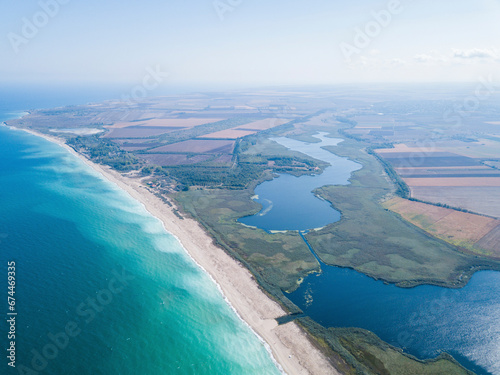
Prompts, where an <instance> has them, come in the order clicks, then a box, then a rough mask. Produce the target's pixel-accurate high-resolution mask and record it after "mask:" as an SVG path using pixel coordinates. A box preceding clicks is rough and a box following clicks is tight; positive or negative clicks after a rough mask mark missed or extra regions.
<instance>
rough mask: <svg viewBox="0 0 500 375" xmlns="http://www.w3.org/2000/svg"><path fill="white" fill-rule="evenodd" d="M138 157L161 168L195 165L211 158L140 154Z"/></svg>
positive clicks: (203, 156) (204, 156) (208, 156)
mask: <svg viewBox="0 0 500 375" xmlns="http://www.w3.org/2000/svg"><path fill="white" fill-rule="evenodd" d="M140 156H141V158H143V159H145V160H147V161H149V162H150V163H152V164H156V165H161V166H170V165H187V164H195V163H201V162H204V161H206V160H208V159H210V158H211V156H210V155H186V154H141V155H140Z"/></svg>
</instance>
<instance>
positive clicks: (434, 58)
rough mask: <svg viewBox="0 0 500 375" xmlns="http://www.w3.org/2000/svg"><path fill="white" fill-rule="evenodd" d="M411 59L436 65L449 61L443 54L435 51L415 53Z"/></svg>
mask: <svg viewBox="0 0 500 375" xmlns="http://www.w3.org/2000/svg"><path fill="white" fill-rule="evenodd" d="M413 60H414V61H415V62H417V63H421V64H427V65H436V64H439V65H441V64H446V63H448V62H449V58H448V57H447V56H444V55H440V54H438V53H437V52H434V51H433V52H430V53H422V54H418V55H415V56H414V57H413Z"/></svg>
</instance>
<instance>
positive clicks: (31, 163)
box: [0, 103, 279, 375]
mask: <svg viewBox="0 0 500 375" xmlns="http://www.w3.org/2000/svg"><path fill="white" fill-rule="evenodd" d="M61 104H62V103H61ZM50 105H53V103H50ZM59 105H60V104H59ZM21 108H25V107H21V106H19V107H16V108H13V109H14V110H16V111H17V110H19V109H21ZM16 111H14V112H12V111H10V110H9V109H8V108H3V112H1V113H0V120H5V119H7V118H9V117H13V116H16V115H17V113H16ZM0 197H1V203H0V249H1V251H0V277H2V278H4V279H5V280H2V282H1V283H0V285H2V286H4V287H2V290H1V291H0V298H1V300H2V303H1V306H3V308H2V311H1V313H2V315H5V313H6V312H7V304H6V303H5V302H4V301H6V299H7V295H6V292H7V290H6V275H7V262H8V261H15V262H16V279H17V280H16V282H17V284H16V308H17V312H18V315H17V317H16V352H17V358H16V366H17V367H16V369H12V368H10V367H8V366H7V360H6V358H5V356H3V355H2V363H1V364H0V367H1V368H2V371H1V373H2V374H4V373H5V374H17V373H23V372H18V371H21V370H22V371H25V372H24V373H30V372H28V370H27V369H35V370H38V369H41V371H38V373H39V374H54V375H63V374H64V375H66V374H81V375H84V374H89V375H90V374H92V375H96V374H134V375H137V374H173V373H175V374H279V370H278V368H277V366H276V365H275V363H274V362H273V360H272V358H271V356H270V355H269V353H268V351H267V350H266V347H265V346H264V344H263V343H262V342H261V341H260V340H259V339H258V337H257V336H256V335H255V334H254V333H253V332H252V331H251V330H250V328H249V327H248V326H247V325H246V324H245V323H243V322H242V321H241V320H240V319H239V318H238V317H237V315H236V313H235V312H234V311H233V310H232V309H231V308H230V306H229V305H228V304H227V303H226V302H225V300H224V298H223V296H222V294H221V293H220V292H219V290H218V288H217V286H216V284H215V283H214V282H213V281H212V280H211V279H210V278H209V277H208V276H207V275H206V274H205V273H204V272H203V271H202V270H201V269H200V268H199V267H198V266H197V265H196V264H195V263H194V262H193V261H192V260H191V259H190V258H189V257H188V255H187V254H186V253H185V251H184V250H183V249H182V247H181V246H180V244H179V243H178V241H177V240H176V239H175V238H174V237H173V236H171V235H169V234H168V233H167V232H165V230H164V229H163V227H162V224H161V223H160V222H159V221H158V220H157V219H155V218H153V217H152V216H151V215H150V214H148V213H147V211H146V210H145V208H144V207H143V206H142V205H140V204H139V203H138V202H136V201H134V200H133V199H131V198H130V197H129V196H128V195H127V194H126V193H124V192H123V191H121V190H120V189H118V188H116V187H115V186H114V185H112V184H110V183H108V182H107V181H105V180H103V179H102V178H101V177H100V176H99V175H98V174H97V173H96V172H94V171H93V170H91V169H90V168H89V167H87V166H86V165H85V164H84V163H82V162H81V161H80V160H78V159H77V158H76V157H74V156H72V155H70V154H69V153H68V152H67V151H65V150H64V149H62V148H61V147H59V146H57V145H54V144H52V143H50V142H47V141H45V140H43V139H41V138H38V137H35V136H32V135H29V134H27V133H25V132H22V131H16V130H11V129H8V128H6V127H3V126H2V127H0ZM4 323H5V321H4V320H3V319H2V332H4V328H6V325H4ZM70 334H71V335H70ZM7 341H8V340H7V337H6V335H4V334H2V337H1V339H0V342H1V343H2V348H4V347H5V348H7V347H8V344H7ZM22 366H26V367H22ZM4 370H6V371H5V372H4Z"/></svg>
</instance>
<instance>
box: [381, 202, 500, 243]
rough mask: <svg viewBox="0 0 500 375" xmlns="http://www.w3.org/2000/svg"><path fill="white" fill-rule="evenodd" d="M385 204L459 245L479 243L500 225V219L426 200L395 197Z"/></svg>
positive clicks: (425, 228) (436, 234)
mask: <svg viewBox="0 0 500 375" xmlns="http://www.w3.org/2000/svg"><path fill="white" fill-rule="evenodd" d="M384 207H385V208H388V209H389V210H391V211H393V212H396V213H398V214H400V215H401V216H402V217H403V218H404V219H405V220H407V221H409V222H410V223H412V224H414V225H416V226H418V227H419V228H422V229H424V230H426V231H427V232H429V233H431V234H433V235H434V236H436V237H439V238H441V239H444V240H445V241H449V242H452V243H455V244H459V243H461V242H463V241H465V242H468V243H471V244H473V243H475V242H477V241H479V240H480V239H481V238H483V237H484V236H486V235H487V234H488V233H489V232H491V231H492V230H493V229H494V228H496V227H497V226H498V225H499V224H500V220H497V219H493V218H490V217H486V216H481V215H475V214H470V213H466V212H460V211H456V210H452V209H449V208H444V207H437V206H433V205H430V204H426V203H421V202H414V201H410V200H406V199H402V198H393V199H391V200H390V201H387V202H385V203H384Z"/></svg>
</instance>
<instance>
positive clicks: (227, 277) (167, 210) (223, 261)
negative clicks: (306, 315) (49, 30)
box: [12, 127, 339, 375]
mask: <svg viewBox="0 0 500 375" xmlns="http://www.w3.org/2000/svg"><path fill="white" fill-rule="evenodd" d="M12 128H13V129H16V130H22V131H26V132H28V133H30V134H32V135H35V136H37V137H41V138H44V139H45V140H47V141H50V142H52V143H55V144H57V145H59V146H61V147H63V148H64V149H65V150H67V151H68V152H70V153H71V154H73V155H74V156H76V157H78V158H79V159H80V160H81V161H82V162H84V163H85V164H86V165H87V166H89V167H91V168H92V169H93V170H94V171H96V172H97V173H99V174H100V175H101V176H102V178H104V179H105V180H107V181H108V182H111V183H113V184H114V185H116V186H117V187H118V188H120V189H121V190H123V191H125V192H126V193H127V194H128V195H130V196H131V197H132V198H133V199H135V200H136V201H138V202H139V203H141V204H142V205H143V206H144V207H145V209H146V210H147V211H148V212H149V213H150V214H151V215H152V216H153V217H155V218H156V219H158V220H159V221H160V222H161V223H162V224H163V227H164V229H165V230H166V231H167V232H168V233H169V234H171V235H172V236H174V237H175V238H176V239H177V241H178V242H179V243H180V244H181V246H182V247H183V248H184V250H185V251H186V253H187V255H188V256H189V257H190V258H191V259H192V260H193V261H194V262H195V263H196V264H197V265H198V266H199V267H200V268H201V270H203V271H204V272H205V273H206V274H207V275H208V276H209V277H210V278H211V279H212V280H213V281H214V283H215V284H216V286H217V288H218V289H219V291H220V292H221V294H222V296H223V298H224V300H225V301H226V303H228V305H229V306H230V308H231V309H233V311H235V313H236V315H237V316H238V317H239V318H240V319H241V320H242V321H243V322H244V323H245V324H246V325H247V326H249V327H250V329H251V330H252V331H253V332H254V334H255V335H256V336H257V337H258V338H259V340H260V341H261V342H263V344H264V346H265V347H266V349H267V351H268V352H269V353H270V357H271V359H272V360H273V361H274V362H275V363H276V364H277V368H278V370H279V371H281V372H282V373H286V374H289V375H295V374H332V375H335V374H339V373H338V371H337V370H336V369H335V368H334V367H333V366H332V365H331V364H330V362H329V361H328V359H327V358H326V357H325V356H324V354H323V353H321V352H320V351H319V350H318V349H317V348H316V347H315V346H314V345H313V344H312V343H311V341H310V340H309V338H308V337H307V334H306V333H305V332H304V331H303V329H302V328H301V327H299V326H298V325H297V323H295V322H289V323H287V324H284V325H280V326H279V325H278V323H277V321H276V320H275V319H276V318H278V317H281V316H284V315H286V314H287V312H286V311H285V310H284V309H283V308H282V307H281V306H280V305H279V304H278V303H277V302H276V301H274V300H272V299H271V298H270V297H268V296H267V295H266V294H265V293H264V292H263V291H262V290H261V288H260V286H259V285H258V284H257V282H256V281H255V280H254V277H253V275H252V274H251V273H250V271H248V269H246V268H245V267H244V266H243V265H241V264H240V263H239V262H238V261H237V260H235V259H234V258H232V257H231V256H230V255H229V254H227V253H226V252H225V251H224V250H223V249H221V248H219V247H218V246H216V245H215V244H214V242H213V240H212V238H211V237H210V236H209V235H208V234H207V233H206V232H205V229H203V227H202V226H201V225H200V224H199V223H198V222H197V221H195V220H194V219H191V218H188V217H185V218H184V219H183V220H181V219H180V218H178V217H177V216H176V215H175V214H174V211H173V209H176V208H177V207H176V205H175V202H172V201H170V202H171V204H172V205H173V207H170V206H168V205H167V204H165V203H164V202H163V201H162V200H161V199H160V198H159V197H157V196H156V195H154V194H153V193H152V192H150V191H149V190H148V188H147V187H146V186H144V185H143V184H142V183H141V182H140V181H139V180H138V179H133V178H130V177H126V176H123V175H121V174H120V173H119V172H117V171H114V170H112V169H111V168H110V167H107V166H102V165H99V164H96V163H94V162H92V161H90V160H89V159H87V158H86V157H85V156H84V155H82V154H79V153H78V152H76V151H75V150H74V149H72V148H71V147H70V146H68V145H67V144H66V143H65V142H64V141H63V140H62V139H60V138H57V137H55V136H50V135H46V134H43V133H39V132H36V131H33V130H30V129H22V128H15V127H12Z"/></svg>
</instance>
